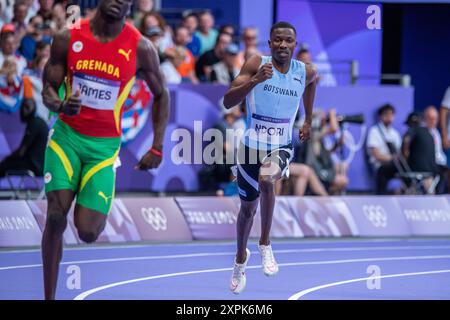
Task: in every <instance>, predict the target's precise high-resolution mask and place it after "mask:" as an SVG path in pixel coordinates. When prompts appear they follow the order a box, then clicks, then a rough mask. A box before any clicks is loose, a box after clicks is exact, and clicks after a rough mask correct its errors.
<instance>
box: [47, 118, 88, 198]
mask: <svg viewBox="0 0 450 320" xmlns="http://www.w3.org/2000/svg"><path fill="white" fill-rule="evenodd" d="M74 141H75V139H74V137H73V136H71V132H70V131H68V130H66V128H65V127H64V126H63V125H60V124H59V123H58V122H57V123H56V124H55V126H54V128H53V129H52V130H51V131H50V134H49V140H48V143H47V148H46V150H45V163H44V182H45V192H46V193H47V194H48V193H49V192H52V191H57V190H71V191H73V192H76V190H77V189H78V183H79V180H80V174H81V160H80V157H79V154H78V152H77V150H76V148H74V147H73V143H74Z"/></svg>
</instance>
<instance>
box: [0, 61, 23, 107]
mask: <svg viewBox="0 0 450 320" xmlns="http://www.w3.org/2000/svg"><path fill="white" fill-rule="evenodd" d="M22 98H23V83H22V78H21V77H20V76H19V74H18V71H17V62H16V60H15V59H14V58H13V57H7V58H6V59H5V60H4V61H3V64H2V67H1V68H0V111H6V112H9V113H12V112H15V111H17V110H18V109H19V107H20V104H21V102H22Z"/></svg>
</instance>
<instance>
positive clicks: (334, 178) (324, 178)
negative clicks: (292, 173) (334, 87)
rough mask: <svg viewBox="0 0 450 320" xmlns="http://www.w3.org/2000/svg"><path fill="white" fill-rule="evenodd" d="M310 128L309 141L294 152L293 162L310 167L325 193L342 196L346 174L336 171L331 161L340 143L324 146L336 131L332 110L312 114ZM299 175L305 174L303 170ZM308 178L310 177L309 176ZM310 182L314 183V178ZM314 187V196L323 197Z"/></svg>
mask: <svg viewBox="0 0 450 320" xmlns="http://www.w3.org/2000/svg"><path fill="white" fill-rule="evenodd" d="M311 128H312V131H311V139H310V140H308V141H306V142H304V143H302V144H300V146H299V147H298V148H296V150H295V162H296V163H303V164H305V165H307V166H308V167H310V168H311V169H312V170H313V171H314V173H315V175H316V176H317V177H318V179H319V180H320V182H321V184H322V185H323V187H324V188H325V190H327V193H330V194H342V193H344V191H345V189H346V187H347V185H348V177H347V173H346V172H345V171H342V170H337V164H335V162H334V161H333V159H332V154H333V152H335V151H336V149H337V147H338V146H339V145H340V144H342V141H341V140H338V141H336V142H335V143H334V144H333V145H331V146H330V147H329V148H327V147H326V146H325V139H327V138H330V137H332V138H334V137H335V135H336V133H337V131H338V122H337V118H336V111H335V110H333V109H332V110H330V112H329V113H328V114H327V113H325V112H323V111H321V110H316V111H315V112H314V114H313V121H312V126H311ZM301 173H305V170H304V169H303V170H301ZM308 176H309V177H310V175H308ZM310 179H311V177H310ZM312 181H314V182H315V179H314V177H313V178H312ZM314 187H315V189H316V192H315V193H316V194H322V195H323V191H322V190H321V189H320V187H318V186H317V183H314Z"/></svg>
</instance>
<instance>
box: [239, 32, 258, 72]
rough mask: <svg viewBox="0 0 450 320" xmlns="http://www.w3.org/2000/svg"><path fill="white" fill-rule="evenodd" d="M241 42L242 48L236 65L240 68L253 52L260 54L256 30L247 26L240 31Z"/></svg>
mask: <svg viewBox="0 0 450 320" xmlns="http://www.w3.org/2000/svg"><path fill="white" fill-rule="evenodd" d="M242 42H243V43H244V50H242V51H241V52H240V53H239V56H238V67H239V68H242V66H243V65H244V62H245V61H246V60H247V59H248V58H250V57H251V56H252V55H254V54H261V53H260V52H259V50H258V30H257V29H256V28H251V27H247V28H245V29H244V30H243V32H242Z"/></svg>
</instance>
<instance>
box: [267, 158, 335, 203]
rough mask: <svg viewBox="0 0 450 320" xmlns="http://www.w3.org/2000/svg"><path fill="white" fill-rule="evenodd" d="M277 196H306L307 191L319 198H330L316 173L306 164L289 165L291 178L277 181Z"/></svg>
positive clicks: (293, 163) (294, 163) (295, 163)
mask: <svg viewBox="0 0 450 320" xmlns="http://www.w3.org/2000/svg"><path fill="white" fill-rule="evenodd" d="M275 188H276V194H277V195H293V196H304V195H305V193H306V191H307V190H309V192H310V193H311V194H313V195H317V196H328V192H327V190H326V189H325V187H324V185H323V184H322V182H321V181H320V180H319V178H318V177H317V175H316V173H315V171H314V170H313V169H312V168H310V167H308V166H307V165H306V164H303V163H297V162H292V163H290V164H289V178H288V179H284V180H279V181H277V184H276V186H275Z"/></svg>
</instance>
